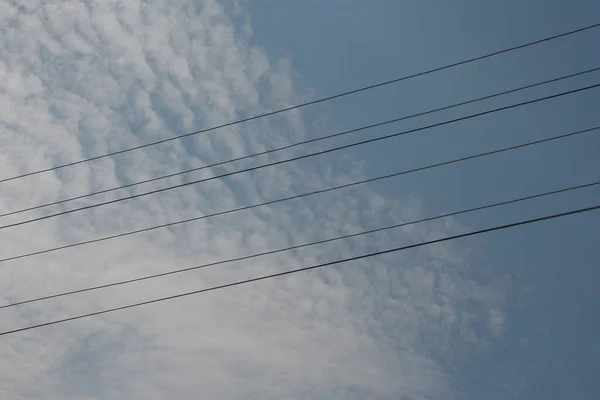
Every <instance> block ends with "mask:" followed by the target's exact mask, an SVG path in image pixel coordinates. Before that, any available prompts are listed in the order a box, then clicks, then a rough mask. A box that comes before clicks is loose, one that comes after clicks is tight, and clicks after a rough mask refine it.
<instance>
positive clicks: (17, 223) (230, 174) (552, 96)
mask: <svg viewBox="0 0 600 400" xmlns="http://www.w3.org/2000/svg"><path fill="white" fill-rule="evenodd" d="M597 87H600V83H599V84H595V85H590V86H585V87H583V88H578V89H573V90H569V91H567V92H562V93H558V94H554V95H551V96H546V97H540V98H537V99H534V100H529V101H525V102H521V103H516V104H511V105H509V106H504V107H500V108H495V109H492V110H488V111H484V112H480V113H476V114H471V115H468V116H466V117H460V118H455V119H452V120H448V121H444V122H439V123H436V124H432V125H427V126H424V127H420V128H415V129H410V130H406V131H401V132H397V133H393V134H389V135H385V136H380V137H377V138H372V139H366V140H362V141H360V142H356V143H351V144H347V145H344V146H338V147H334V148H331V149H327V150H322V151H318V152H314V153H309V154H305V155H302V156H298V157H292V158H288V159H285V160H281V161H275V162H271V163H267V164H263V165H258V166H255V167H249V168H244V169H241V170H238V171H233V172H228V173H225V174H221V175H215V176H211V177H209V178H203V179H198V180H195V181H191V182H186V183H181V184H178V185H173V186H168V187H165V188H161V189H155V190H150V191H147V192H143V193H138V194H133V195H130V196H127V197H121V198H119V199H114V200H108V201H104V202H101V203H96V204H90V205H87V206H82V207H79V208H73V209H71V210H65V211H60V212H57V213H53V214H48V215H44V216H41V217H36V218H32V219H28V220H25V221H19V222H13V223H11V224H6V225H1V226H0V229H7V228H12V227H16V226H21V225H27V224H30V223H33V222H38V221H43V220H46V219H50V218H55V217H59V216H62V215H67V214H72V213H74V212H79V211H84V210H89V209H92V208H97V207H103V206H106V205H109V204H114V203H120V202H122V201H126V200H132V199H137V198H140V197H144V196H149V195H152V194H157V193H162V192H166V191H169V190H174V189H179V188H182V187H186V186H191V185H196V184H199V183H203V182H208V181H212V180H215V179H221V178H224V177H228V176H233V175H238V174H242V173H245V172H250V171H256V170H259V169H263V168H267V167H273V166H275V165H281V164H286V163H290V162H293V161H298V160H302V159H307V158H311V157H316V156H320V155H323V154H328V153H333V152H336V151H340V150H344V149H349V148H352V147H356V146H362V145H365V144H367V143H374V142H378V141H381V140H387V139H391V138H394V137H397V136H402V135H406V134H409V133H413V132H419V131H423V130H427V129H431V128H435V127H439V126H444V125H449V124H453V123H456V122H459V121H465V120H468V119H471V118H476V117H480V116H482V115H487V114H492V113H495V112H499V111H505V110H509V109H512V108H516V107H521V106H524V105H528V104H534V103H538V102H540V101H545V100H549V99H554V98H558V97H562V96H566V95H570V94H574V93H579V92H583V91H586V90H590V89H595V88H597Z"/></svg>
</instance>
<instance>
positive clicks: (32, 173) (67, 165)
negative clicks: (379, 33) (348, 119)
mask: <svg viewBox="0 0 600 400" xmlns="http://www.w3.org/2000/svg"><path fill="white" fill-rule="evenodd" d="M599 26H600V23H597V24H593V25H588V26H585V27H582V28H578V29H574V30H571V31H568V32H564V33H560V34H557V35H553V36H549V37H546V38H543V39H539V40H535V41H532V42H528V43H524V44H520V45H517V46H513V47H509V48H505V49H502V50H498V51H494V52H492V53H488V54H485V55H481V56H478V57H473V58H470V59H467V60H463V61H459V62H455V63H451V64H447V65H444V66H441V67H437V68H433V69H429V70H426V71H422V72H418V73H414V74H411V75H406V76H403V77H400V78H396V79H391V80H388V81H384V82H380V83H377V84H373V85H369V86H364V87H361V88H358V89H353V90H349V91H347V92H343V93H339V94H335V95H332V96H328V97H323V98H320V99H317V100H312V101H308V102H305V103H301V104H298V105H294V106H290V107H285V108H281V109H279V110H276V111H271V112H267V113H264V114H259V115H256V116H253V117H248V118H243V119H239V120H237V121H232V122H228V123H225V124H221V125H217V126H213V127H210V128H205V129H202V130H199V131H196V132H191V133H186V134H183V135H178V136H173V137H169V138H166V139H161V140H157V141H154V142H150V143H146V144H141V145H138V146H134V147H129V148H127V149H123V150H118V151H113V152H110V153H106V154H102V155H98V156H94V157H89V158H85V159H81V160H78V161H73V162H69V163H65V164H61V165H55V166H53V167H49V168H44V169H40V170H37V171H32V172H27V173H24V174H20V175H16V176H12V177H8V178H3V179H0V183H2V182H8V181H12V180H15V179H20V178H24V177H27V176H32V175H37V174H41V173H44V172H50V171H54V170H57V169H61V168H66V167H70V166H74V165H78V164H83V163H87V162H91V161H95V160H100V159H102V158H106V157H112V156H115V155H118V154H123V153H127V152H131V151H134V150H139V149H143V148H146V147H150V146H155V145H158V144H162V143H166V142H170V141H173V140H179V139H182V138H185V137H189V136H193V135H198V134H201V133H206V132H210V131H214V130H217V129H221V128H225V127H229V126H233V125H237V124H241V123H244V122H249V121H253V120H257V119H260V118H265V117H269V116H272V115H276V114H281V113H285V112H287V111H291V110H296V109H299V108H303V107H306V106H310V105H314V104H318V103H323V102H326V101H330V100H333V99H338V98H341V97H345V96H349V95H353V94H356V93H360V92H364V91H367V90H371V89H375V88H378V87H383V86H387V85H391V84H394V83H398V82H401V81H405V80H408V79H412V78H416V77H419V76H424V75H428V74H432V73H434V72H439V71H443V70H446V69H449V68H453V67H457V66H460V65H464V64H469V63H472V62H475V61H480V60H483V59H486V58H490V57H494V56H497V55H500V54H504V53H509V52H512V51H515V50H518V49H523V48H526V47H530V46H534V45H537V44H540V43H544V42H548V41H551V40H555V39H558V38H562V37H566V36H570V35H573V34H576V33H580V32H584V31H587V30H590V29H594V28H597V27H599Z"/></svg>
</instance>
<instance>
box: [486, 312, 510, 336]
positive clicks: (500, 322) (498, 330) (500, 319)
mask: <svg viewBox="0 0 600 400" xmlns="http://www.w3.org/2000/svg"><path fill="white" fill-rule="evenodd" d="M488 326H489V328H490V330H491V331H492V332H493V333H494V335H496V336H500V335H502V333H503V332H504V330H505V329H506V317H505V316H504V313H503V312H502V311H500V310H496V309H491V310H490V316H489V320H488Z"/></svg>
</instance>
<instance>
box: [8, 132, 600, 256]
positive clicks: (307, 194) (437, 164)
mask: <svg viewBox="0 0 600 400" xmlns="http://www.w3.org/2000/svg"><path fill="white" fill-rule="evenodd" d="M598 129H600V126H597V127H594V128H589V129H584V130H579V131H575V132H569V133H565V134H562V135H557V136H552V137H550V138H545V139H540V140H535V141H532V142H527V143H523V144H519V145H514V146H510V147H504V148H501V149H497V150H492V151H487V152H484V153H478V154H475V155H471V156H466V157H461V158H457V159H454V160H450V161H444V162H440V163H436V164H430V165H426V166H424V167H418V168H412V169H409V170H403V171H399V172H395V173H392V174H387V175H383V176H378V177H375V178H369V179H364V180H361V181H355V182H350V183H346V184H343V185H338V186H333V187H330V188H327V189H320V190H315V191H312V192H308V193H303V194H298V195H294V196H289V197H283V198H280V199H275V200H269V201H266V202H263V203H257V204H252V205H249V206H243V207H238V208H234V209H230V210H225V211H219V212H216V213H212V214H206V215H201V216H198V217H193V218H187V219H183V220H180V221H174V222H168V223H165V224H161V225H156V226H152V227H148V228H142V229H137V230H134V231H129V232H123V233H118V234H115V235H110V236H105V237H101V238H97V239H91V240H86V241H82V242H78V243H72V244H67V245H64V246H59V247H53V248H50V249H46V250H39V251H35V252H31V253H26V254H20V255H16V256H11V257H6V258H3V259H0V263H2V262H8V261H13V260H18V259H22V258H26V257H32V256H36V255H40V254H47V253H51V252H54V251H58V250H64V249H68V248H72V247H77V246H83V245H87V244H91V243H98V242H103V241H106V240H111V239H116V238H121V237H125V236H130V235H135V234H138V233H142V232H149V231H152V230H155V229H161V228H167V227H171V226H175V225H179V224H184V223H189V222H193V221H199V220H203V219H208V218H212V217H216V216H220V215H226V214H232V213H235V212H238V211H244V210H250V209H253V208H258V207H262V206H266V205H272V204H276V203H281V202H285V201H288V200H293V199H299V198H303V197H308V196H313V195H316V194H321V193H326V192H332V191H335V190H340V189H345V188H349V187H353V186H358V185H362V184H365V183H371V182H376V181H380V180H384V179H389V178H392V177H396V176H401V175H407V174H411V173H414V172H418V171H425V170H428V169H433V168H438V167H442V166H446V165H451V164H455V163H459V162H463V161H467V160H473V159H477V158H481V157H486V156H489V155H492V154H498V153H503V152H506V151H510V150H515V149H519V148H523V147H528V146H533V145H536V144H540V143H545V142H550V141H554V140H558V139H563V138H567V137H570V136H575V135H580V134H583V133H586V132H591V131H595V130H598Z"/></svg>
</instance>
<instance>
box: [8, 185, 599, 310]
mask: <svg viewBox="0 0 600 400" xmlns="http://www.w3.org/2000/svg"><path fill="white" fill-rule="evenodd" d="M598 185H600V180H599V181H595V182H591V183H586V184H583V185H577V186H570V187H567V188H562V189H556V190H552V191H549V192H544V193H538V194H534V195H530V196H525V197H519V198H516V199H511V200H505V201H501V202H496V203H492V204H486V205H483V206H478V207H473V208H468V209H463V210H460V211H453V212H448V213H445V214H441V215H436V216H434V217H427V218H422V219H417V220H413V221H409V222H402V223H399V224H394V225H388V226H385V227H382V228H376V229H370V230H367V231H362V232H358V233H352V234H348V235H344V236H338V237H334V238H329V239H323V240H318V241H315V242H310V243H304V244H299V245H295V246H289V247H284V248H280V249H276V250H269V251H265V252H262V253H256V254H251V255H247V256H241V257H236V258H230V259H227V260H221V261H215V262H211V263H208V264H202V265H197V266H193V267H188V268H182V269H178V270H174V271H168V272H162V273H158V274H154V275H146V276H143V277H139V278H132V279H127V280H122V281H118V282H113V283H107V284H103V285H97V286H91V287H87V288H84V289H77V290H72V291H68V292H61V293H57V294H53V295H48V296H43V297H37V298H33V299H30V300H23V301H19V302H15V303H11V304H5V305H2V306H0V309H2V308H10V307H16V306H21V305H25V304H30V303H35V302H39V301H44V300H50V299H55V298H59V297H65V296H71V295H74V294H79V293H85V292H90V291H94V290H99V289H106V288H109V287H115V286H121V285H126V284H130V283H134V282H140V281H145V280H150V279H155V278H161V277H165V276H169V275H176V274H181V273H184V272H189V271H194V270H198V269H203V268H208V267H213V266H217V265H223V264H229V263H232V262H237V261H244V260H249V259H252V258H258V257H263V256H267V255H272V254H277V253H283V252H286V251H291V250H297V249H301V248H304V247H310V246H316V245H320V244H325V243H330V242H335V241H338V240H344V239H349V238H353V237H358V236H363V235H368V234H371V233H376V232H383V231H387V230H391V229H396V228H401V227H403V226H407V225H414V224H419V223H422V222H428V221H434V220H437V219H442V218H447V217H453V216H457V215H462V214H467V213H470V212H475V211H481V210H485V209H489V208H494V207H500V206H504V205H508V204H514V203H520V202H523V201H526V200H532V199H536V198H541V197H546V196H550V195H555V194H559V193H566V192H570V191H574V190H578V189H584V188H589V187H593V186H598Z"/></svg>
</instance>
